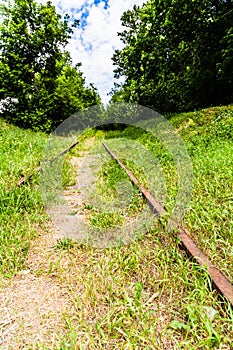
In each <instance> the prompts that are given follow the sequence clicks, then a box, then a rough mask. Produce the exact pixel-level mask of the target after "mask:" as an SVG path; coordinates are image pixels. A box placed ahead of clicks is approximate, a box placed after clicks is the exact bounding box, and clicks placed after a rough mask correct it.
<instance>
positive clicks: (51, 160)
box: [6, 141, 79, 192]
mask: <svg viewBox="0 0 233 350" xmlns="http://www.w3.org/2000/svg"><path fill="white" fill-rule="evenodd" d="M78 143H79V141H76V142H74V143H72V145H70V146H69V147H68V148H66V149H65V150H64V151H62V152H60V153H58V154H57V155H56V156H55V157H53V158H51V159H49V160H48V163H52V162H54V161H55V160H56V159H57V158H58V157H61V156H63V155H65V154H66V153H68V152H69V151H70V150H71V149H72V148H74V147H75V146H76V145H77V144H78ZM41 168H42V167H41V165H40V166H38V167H36V168H35V169H34V170H33V172H32V173H31V174H30V175H28V176H22V177H21V179H20V180H19V181H18V182H17V184H16V186H17V187H20V186H22V185H23V184H24V183H25V182H26V181H28V180H30V179H31V178H32V177H33V176H34V175H35V174H36V173H38V171H40V170H41ZM9 191H10V188H8V189H7V190H6V192H9Z"/></svg>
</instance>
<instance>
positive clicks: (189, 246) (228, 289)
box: [102, 142, 233, 306]
mask: <svg viewBox="0 0 233 350" xmlns="http://www.w3.org/2000/svg"><path fill="white" fill-rule="evenodd" d="M102 145H103V146H104V148H105V149H106V151H107V152H108V153H109V154H110V155H111V157H112V158H113V159H114V160H115V161H116V162H117V163H118V164H119V165H120V167H121V168H122V169H123V170H124V171H125V172H126V174H127V175H128V177H129V178H130V180H131V182H132V183H133V184H134V185H136V186H137V187H138V189H139V190H140V191H141V193H142V194H143V196H144V198H145V199H146V200H147V203H148V205H149V206H150V208H151V210H152V211H153V212H155V213H157V214H158V215H161V214H163V213H166V212H167V211H166V210H165V209H164V208H163V207H162V206H161V204H160V203H159V202H157V201H156V200H155V198H154V197H153V196H152V195H151V193H150V192H149V191H148V190H146V189H145V187H144V186H142V185H140V183H139V181H138V180H137V178H136V177H135V176H134V174H133V173H132V172H131V171H130V170H129V169H127V167H126V166H125V165H124V164H123V163H122V162H121V161H120V160H119V158H118V157H117V156H116V155H115V154H114V153H113V152H112V151H111V150H110V149H109V147H108V146H107V145H106V144H105V143H104V142H102ZM168 223H170V224H176V227H177V229H178V233H177V237H179V238H180V240H181V242H182V244H183V246H184V248H185V249H186V251H187V252H188V253H189V254H190V255H191V257H192V258H193V259H194V260H195V261H196V262H197V263H198V264H199V265H201V266H203V267H205V268H206V270H207V272H208V274H209V276H210V277H211V279H212V283H213V285H214V287H215V289H217V290H218V291H219V292H220V293H221V294H222V296H223V297H225V298H226V299H227V300H228V301H229V303H230V304H231V305H232V306H233V285H232V284H231V283H230V281H229V280H228V278H227V277H226V276H224V274H223V273H222V272H221V271H220V270H219V269H218V268H217V267H215V266H214V265H213V264H212V263H211V261H210V260H209V259H208V258H207V256H206V255H205V254H204V253H203V252H202V251H201V250H200V249H199V248H198V247H197V245H196V243H195V242H194V241H193V240H192V239H191V238H190V233H189V232H188V231H187V230H186V229H184V228H182V227H181V226H180V225H179V224H177V223H176V222H175V220H170V221H169V222H168Z"/></svg>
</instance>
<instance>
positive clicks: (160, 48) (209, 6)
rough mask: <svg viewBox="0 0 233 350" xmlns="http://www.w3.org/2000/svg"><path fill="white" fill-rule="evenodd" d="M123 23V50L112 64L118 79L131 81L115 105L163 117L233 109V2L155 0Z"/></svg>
mask: <svg viewBox="0 0 233 350" xmlns="http://www.w3.org/2000/svg"><path fill="white" fill-rule="evenodd" d="M121 20H122V24H123V26H124V30H123V31H122V32H121V33H118V35H119V36H120V38H121V40H122V42H123V43H124V48H123V49H122V50H117V51H116V52H115V54H114V56H113V62H114V65H115V66H116V69H115V77H116V78H119V77H126V80H125V81H124V83H123V84H122V85H121V86H119V85H118V84H116V89H115V90H113V97H112V101H113V102H116V101H124V102H137V103H139V104H140V105H144V106H148V107H151V108H153V109H155V110H156V111H158V112H160V113H163V114H164V113H167V112H177V111H189V110H191V111H192V110H194V109H195V108H203V107H208V106H211V105H218V104H224V103H232V101H233V88H232V81H233V69H232V67H233V54H232V53H233V52H232V47H233V27H232V23H233V2H232V0H226V1H225V0H217V1H216V0H205V1H202V0H195V1H189V2H187V1H184V0H175V1H174V0H162V1H154V0H152V1H147V2H145V3H144V5H143V6H141V7H139V6H134V8H133V10H129V11H126V12H125V13H124V14H123V15H122V18H121Z"/></svg>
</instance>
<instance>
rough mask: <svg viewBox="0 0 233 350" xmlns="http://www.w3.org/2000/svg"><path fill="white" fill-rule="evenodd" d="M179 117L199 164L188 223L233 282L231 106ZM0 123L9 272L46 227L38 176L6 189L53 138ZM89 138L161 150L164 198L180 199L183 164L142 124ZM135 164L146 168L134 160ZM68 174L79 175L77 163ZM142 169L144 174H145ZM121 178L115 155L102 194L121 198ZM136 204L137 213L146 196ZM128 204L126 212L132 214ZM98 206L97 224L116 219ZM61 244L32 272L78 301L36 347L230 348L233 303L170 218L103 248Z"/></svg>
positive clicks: (4, 270) (4, 250) (4, 260)
mask: <svg viewBox="0 0 233 350" xmlns="http://www.w3.org/2000/svg"><path fill="white" fill-rule="evenodd" d="M171 123H172V124H173V125H174V126H175V127H176V128H177V130H178V132H179V134H180V135H181V136H182V138H183V139H184V140H185V143H186V146H187V148H188V151H189V154H190V156H191V158H192V162H193V168H194V172H195V189H194V193H193V198H192V202H191V204H190V207H189V210H188V211H187V213H186V216H185V218H184V222H183V224H184V225H185V226H186V227H187V228H188V229H189V230H190V232H191V234H192V237H193V238H194V240H195V241H196V242H197V243H198V245H199V246H200V248H202V249H203V250H204V251H205V252H206V254H207V255H208V257H209V258H210V260H211V261H212V262H213V263H214V264H215V265H217V266H218V267H219V268H220V269H221V270H222V271H223V272H224V273H225V274H226V275H227V276H228V278H229V279H230V280H231V282H233V275H232V264H233V254H232V253H233V251H232V247H233V224H232V210H233V199H232V187H233V183H232V179H233V153H232V152H233V139H232V135H233V130H232V128H233V107H232V106H227V107H215V108H210V109H205V110H200V111H196V112H194V113H183V114H178V115H174V116H173V117H172V118H171ZM1 131H2V132H1V137H2V140H1V157H2V158H1V164H2V173H1V193H2V196H1V214H0V215H1V235H0V237H1V240H0V252H1V270H0V271H1V274H2V276H7V275H9V273H11V274H12V273H13V272H16V271H17V270H20V269H21V268H22V267H23V266H24V259H25V256H26V255H27V250H28V248H29V245H30V240H32V239H33V237H35V235H37V234H38V233H37V230H38V224H39V225H40V226H43V225H44V226H46V221H44V220H45V216H44V214H43V206H42V203H41V199H40V198H39V197H40V196H39V194H38V192H37V181H36V179H35V180H34V181H32V183H31V185H29V184H26V185H25V186H24V187H22V188H20V189H19V188H16V187H14V186H13V189H12V190H11V191H10V192H8V193H7V192H6V189H7V188H8V187H9V185H12V184H14V183H15V181H16V180H18V177H19V176H20V175H21V174H22V171H23V172H24V169H25V170H26V169H27V171H28V173H30V172H31V170H32V169H33V167H34V166H35V165H36V163H37V161H38V159H39V158H40V156H41V152H42V149H43V145H44V143H45V141H46V137H45V136H44V135H43V134H35V133H32V132H25V131H22V130H20V129H17V128H15V127H12V126H9V125H7V124H5V123H3V122H2V123H1ZM3 131H4V132H3ZM90 137H91V138H92V139H93V140H94V141H93V142H94V144H93V149H94V152H95V151H96V150H97V149H98V145H99V144H100V141H101V139H102V138H106V143H108V142H110V140H111V138H114V139H113V140H112V141H113V142H114V141H115V139H116V138H122V139H125V138H132V139H134V140H136V141H138V142H140V143H142V144H144V145H146V147H147V148H148V149H150V150H151V151H152V152H154V154H155V155H156V158H157V159H158V161H159V163H160V164H161V167H162V169H163V173H164V174H165V177H166V183H167V185H168V192H167V199H166V203H165V205H166V206H168V207H169V206H171V205H172V204H173V203H174V202H173V201H172V197H173V195H174V193H175V192H176V190H175V188H176V186H177V184H176V181H173V180H172V179H171V174H173V172H175V170H174V169H173V167H172V164H171V162H169V157H167V156H166V157H165V156H164V150H162V149H161V148H160V147H158V144H157V143H156V142H157V141H156V139H154V138H151V137H148V134H147V133H146V132H140V130H139V129H136V128H134V127H127V128H125V129H124V130H121V131H118V130H114V131H103V130H102V131H96V133H95V135H94V136H93V132H90ZM83 140H84V141H85V140H87V138H83ZM83 143H84V142H83ZM19 144H21V149H19V147H18V145H19ZM9 145H11V147H10V148H9V147H8V146H9ZM30 145H31V146H30ZM29 149H30V150H31V151H30V152H29ZM80 149H82V146H81V147H80V148H79V147H77V150H76V149H73V150H72V155H73V156H77V157H79V156H80V154H79V152H80ZM12 150H14V151H16V153H13V152H12ZM90 152H91V150H90ZM122 160H123V159H122ZM13 161H14V164H15V165H14V168H12V165H13ZM29 164H30V166H29ZM127 165H128V166H129V167H131V168H132V170H134V171H137V172H138V174H140V172H141V169H140V168H139V167H138V166H137V165H136V164H135V165H133V164H132V163H131V164H130V162H128V164H127ZM22 169H23V170H22ZM66 173H67V170H66ZM68 173H70V175H69V181H72V170H71V169H70V170H69V171H68ZM10 174H11V175H10ZM138 174H137V175H138ZM141 175H143V176H142V181H144V174H141ZM121 180H124V174H123V173H121V171H120V169H119V168H118V167H115V164H114V162H113V161H110V162H109V163H108V164H105V166H104V167H103V168H102V170H101V172H100V173H99V177H98V179H97V181H99V182H98V185H99V187H98V188H97V189H98V190H99V191H102V192H103V186H106V188H107V190H108V193H103V195H104V196H106V197H107V196H116V194H117V193H116V188H117V183H118V182H119V181H121ZM170 180H171V181H170ZM69 181H68V180H67V181H65V182H64V183H65V184H68V183H69ZM106 192H107V191H106ZM86 205H87V206H88V203H86ZM135 205H136V211H135V212H134V215H137V210H138V211H139V212H140V205H141V201H140V200H138V201H136V202H135ZM88 209H89V210H92V208H91V207H90V208H88ZM96 210H98V208H96ZM127 210H128V208H126V211H125V213H126V215H131V213H129V212H128V213H127ZM84 212H85V208H84ZM94 214H95V215H96V216H95V220H96V221H95V222H93V224H94V225H96V224H97V225H102V226H104V227H106V223H107V225H109V226H111V224H113V225H114V224H115V222H114V221H111V220H112V218H111V217H110V218H108V217H106V216H105V217H104V216H102V217H101V215H99V216H98V215H97V214H98V212H95V213H94ZM132 214H133V212H132ZM97 219H98V220H99V221H98V223H97ZM109 219H110V220H109ZM114 219H115V218H114ZM117 224H121V222H119V221H118V223H117ZM35 225H36V226H35ZM40 230H41V228H40ZM50 249H51V248H50ZM53 249H54V250H56V254H57V255H56V257H57V260H56V261H50V260H48V261H47V265H48V266H47V268H46V267H45V266H44V265H43V268H41V267H40V265H38V266H37V268H35V271H33V273H34V275H35V276H39V275H40V276H41V275H43V276H45V277H46V278H47V279H48V280H49V279H50V278H51V279H52V280H53V281H56V282H57V283H59V284H60V285H62V286H63V293H64V292H65V291H66V293H67V295H69V297H70V300H71V305H72V308H70V309H68V310H67V312H66V314H65V315H64V319H63V328H62V331H61V332H58V331H56V330H54V334H53V345H51V344H49V345H48V344H47V343H46V342H44V343H43V341H42V340H41V341H40V342H38V343H37V344H34V345H31V347H30V346H28V349H31V348H33V346H34V348H35V349H41V350H42V349H51V346H53V349H57V350H58V349H59V350H61V349H62V350H68V349H81V348H88V349H89V348H90V349H95V348H99V349H126V348H129V349H161V350H162V349H187V350H188V349H196V350H199V349H206V350H207V349H227V350H230V349H231V348H232V346H233V343H232V339H233V327H232V325H233V313H232V308H231V307H230V305H229V304H228V303H227V302H226V301H223V300H222V299H221V298H220V297H219V296H218V294H217V293H216V291H215V290H213V288H212V285H211V281H210V279H209V277H208V274H207V273H206V271H205V268H201V267H199V266H198V265H197V264H196V263H194V262H193V261H191V260H190V259H189V257H188V256H187V254H186V253H185V252H184V251H183V250H182V249H181V247H180V242H179V241H178V240H177V239H176V238H175V235H174V234H170V233H168V232H167V231H166V230H165V226H164V222H163V221H161V222H158V221H155V226H154V227H153V228H152V229H151V230H150V231H149V232H147V234H146V235H145V236H143V237H141V238H140V239H138V240H137V241H134V242H132V243H131V244H130V245H127V246H119V247H117V248H107V249H95V248H93V247H90V246H86V245H83V244H79V242H75V241H71V240H68V239H64V240H60V241H58V243H57V246H56V247H53ZM51 266H52V268H51ZM50 332H51V331H50ZM25 348H26V347H25Z"/></svg>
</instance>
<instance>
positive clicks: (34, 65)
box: [0, 0, 100, 130]
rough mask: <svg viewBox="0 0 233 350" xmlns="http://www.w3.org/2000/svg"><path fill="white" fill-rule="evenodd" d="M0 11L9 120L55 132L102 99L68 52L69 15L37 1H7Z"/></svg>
mask: <svg viewBox="0 0 233 350" xmlns="http://www.w3.org/2000/svg"><path fill="white" fill-rule="evenodd" d="M0 14H1V16H2V18H3V22H2V24H1V26H0V29H1V31H0V32H1V34H0V55H1V62H0V80H1V87H0V100H5V101H6V103H5V106H4V113H3V116H4V118H5V119H7V120H9V121H11V122H14V123H16V124H18V125H20V126H22V127H32V128H34V129H44V130H50V129H51V128H54V127H55V126H57V125H58V124H59V123H60V122H61V121H63V120H64V119H66V118H67V117H68V116H69V115H70V114H71V113H74V112H76V111H78V110H80V109H83V108H85V107H88V106H89V105H92V104H96V103H100V99H99V97H98V96H97V93H96V91H95V89H94V88H93V87H92V86H91V87H88V88H87V87H86V86H85V79H84V78H83V77H82V74H81V72H80V71H79V65H77V66H75V67H73V66H72V63H71V59H70V55H69V54H68V53H67V52H65V51H64V48H65V46H66V44H67V43H68V40H69V38H70V37H71V34H72V28H71V27H70V25H69V18H68V16H66V17H65V19H63V20H62V19H61V16H60V15H58V14H57V13H56V10H55V7H54V6H52V4H51V2H47V4H45V5H43V4H38V3H37V2H36V1H34V0H29V1H28V0H27V1H25V0H15V1H14V4H13V5H12V4H11V3H8V4H7V5H4V4H3V5H1V7H0ZM74 25H77V21H75V23H74ZM12 99H13V100H12ZM14 99H16V100H14Z"/></svg>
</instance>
